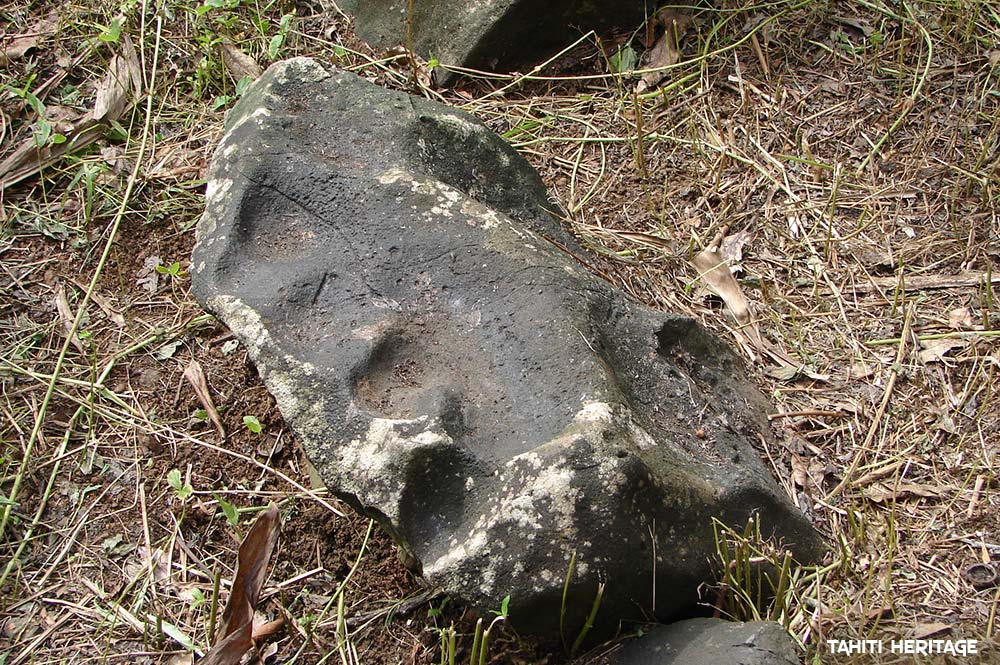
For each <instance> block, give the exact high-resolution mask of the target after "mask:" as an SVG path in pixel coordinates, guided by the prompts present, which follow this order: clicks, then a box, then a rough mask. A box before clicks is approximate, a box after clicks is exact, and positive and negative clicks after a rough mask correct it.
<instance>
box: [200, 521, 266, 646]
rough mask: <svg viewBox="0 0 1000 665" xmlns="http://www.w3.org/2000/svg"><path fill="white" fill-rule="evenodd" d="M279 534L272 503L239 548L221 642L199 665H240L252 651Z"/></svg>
mask: <svg viewBox="0 0 1000 665" xmlns="http://www.w3.org/2000/svg"><path fill="white" fill-rule="evenodd" d="M280 530H281V515H280V514H279V513H278V507H277V506H275V505H274V504H273V503H272V504H271V505H270V506H268V508H267V510H266V511H264V512H263V513H261V514H260V517H258V518H257V521H256V522H254V525H253V526H252V527H251V528H250V531H249V532H248V533H247V535H246V538H244V539H243V543H242V544H241V545H240V550H239V553H238V554H237V559H236V579H234V580H233V591H232V594H231V595H230V596H229V602H228V603H227V604H226V609H225V610H224V611H223V613H222V623H221V624H220V626H219V632H218V638H221V639H219V640H218V641H217V642H216V644H215V646H213V647H212V649H211V650H210V651H209V652H208V653H207V654H205V657H204V658H202V659H201V660H199V661H198V663H199V665H239V662H240V660H241V659H242V658H243V656H244V654H246V652H247V651H249V650H250V649H251V648H252V647H253V618H254V613H255V612H256V610H257V601H258V600H259V599H260V590H261V588H262V587H263V586H264V579H265V577H266V575H267V567H268V564H269V563H270V561H271V554H272V553H273V552H274V547H275V545H277V543H278V534H279V532H280Z"/></svg>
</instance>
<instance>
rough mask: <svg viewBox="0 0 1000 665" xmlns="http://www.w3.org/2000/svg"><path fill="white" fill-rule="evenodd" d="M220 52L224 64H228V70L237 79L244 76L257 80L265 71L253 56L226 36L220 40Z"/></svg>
mask: <svg viewBox="0 0 1000 665" xmlns="http://www.w3.org/2000/svg"><path fill="white" fill-rule="evenodd" d="M219 53H220V54H221V55H222V64H223V65H225V66H226V70H227V71H228V72H229V74H230V75H231V76H232V77H233V80H235V81H239V80H240V79H242V78H243V77H244V76H249V77H250V78H251V79H255V80H256V79H258V78H260V75H261V74H262V73H263V70H262V69H261V68H260V65H258V64H257V62H256V61H255V60H254V59H253V58H251V57H250V56H249V55H247V54H246V53H244V52H243V51H241V50H240V49H239V47H238V46H236V44H233V42H232V41H230V40H229V39H226V38H225V37H223V39H222V41H221V42H219Z"/></svg>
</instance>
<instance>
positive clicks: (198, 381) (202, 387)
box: [184, 359, 226, 439]
mask: <svg viewBox="0 0 1000 665" xmlns="http://www.w3.org/2000/svg"><path fill="white" fill-rule="evenodd" d="M184 378H185V379H187V380H188V382H189V383H190V384H191V386H192V387H193V388H194V392H195V395H197V396H198V401H199V402H201V406H202V408H203V409H205V412H206V413H208V418H209V420H211V421H212V424H213V425H215V431H217V432H218V433H219V438H221V439H225V438H226V429H225V428H224V427H223V426H222V419H221V418H220V417H219V411H218V410H217V409H216V408H215V403H214V402H213V401H212V394H211V393H210V392H209V390H208V380H207V379H206V378H205V370H203V369H202V368H201V364H200V363H199V362H198V361H197V360H194V359H192V360H191V362H190V363H189V364H188V366H187V367H186V368H185V369H184Z"/></svg>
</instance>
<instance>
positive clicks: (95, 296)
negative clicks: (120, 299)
mask: <svg viewBox="0 0 1000 665" xmlns="http://www.w3.org/2000/svg"><path fill="white" fill-rule="evenodd" d="M70 281H71V282H73V283H74V284H76V285H77V287H79V288H81V289H83V290H85V291H86V290H87V288H88V287H87V285H86V284H83V283H82V282H80V281H79V280H77V279H74V278H72V277H71V278H70ZM90 299H91V300H93V301H94V302H96V303H97V306H98V307H100V308H101V310H102V311H103V312H104V314H105V315H106V316H107V317H108V319H109V320H110V321H111V322H112V323H114V324H115V325H116V326H118V327H119V328H124V327H125V317H124V316H122V314H121V312H120V311H118V310H117V309H115V308H114V307H112V306H111V301H110V300H108V299H107V298H105V297H104V296H102V295H101V294H100V293H96V292H95V293H91V294H90Z"/></svg>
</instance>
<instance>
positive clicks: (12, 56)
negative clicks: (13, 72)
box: [0, 11, 59, 67]
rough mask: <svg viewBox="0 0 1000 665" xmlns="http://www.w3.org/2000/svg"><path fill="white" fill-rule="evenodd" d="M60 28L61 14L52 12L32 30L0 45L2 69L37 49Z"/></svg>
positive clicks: (0, 64)
mask: <svg viewBox="0 0 1000 665" xmlns="http://www.w3.org/2000/svg"><path fill="white" fill-rule="evenodd" d="M58 27H59V14H57V13H56V12H55V11H51V12H49V13H48V15H46V17H45V18H43V19H42V20H40V21H39V22H38V23H36V24H35V25H34V27H33V28H32V29H31V32H26V33H24V34H21V35H14V36H13V37H12V38H11V39H10V41H7V42H5V43H4V44H2V45H0V67H6V66H7V63H9V62H10V61H12V60H17V59H18V58H23V57H24V55H25V54H26V53H27V52H28V51H30V50H31V49H33V48H36V47H37V46H38V45H39V44H40V43H41V42H42V40H44V39H47V38H48V37H51V36H52V35H54V34H55V33H56V29H57V28H58Z"/></svg>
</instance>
